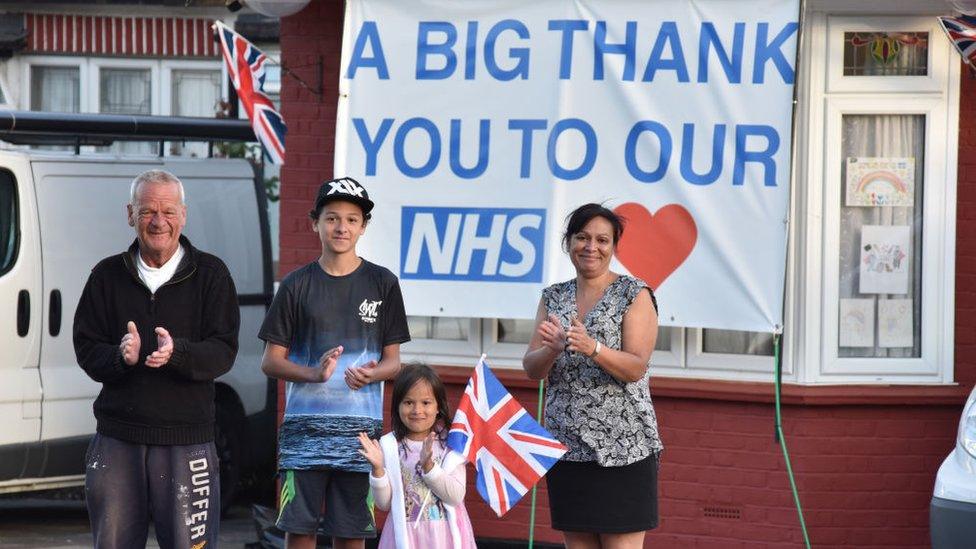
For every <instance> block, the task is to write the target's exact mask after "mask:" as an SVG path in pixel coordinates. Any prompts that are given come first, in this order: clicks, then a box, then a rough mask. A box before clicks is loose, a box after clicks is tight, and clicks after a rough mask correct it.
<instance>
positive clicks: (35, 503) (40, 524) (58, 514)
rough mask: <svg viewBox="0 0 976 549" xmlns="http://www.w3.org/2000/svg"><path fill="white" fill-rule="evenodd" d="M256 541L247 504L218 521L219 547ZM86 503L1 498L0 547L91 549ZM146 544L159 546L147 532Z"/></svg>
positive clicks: (241, 546)
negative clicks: (147, 540) (147, 541)
mask: <svg viewBox="0 0 976 549" xmlns="http://www.w3.org/2000/svg"><path fill="white" fill-rule="evenodd" d="M256 541H257V534H256V532H255V529H254V522H253V520H252V519H251V512H250V508H249V507H245V506H239V507H233V508H231V510H230V512H229V513H228V516H227V517H225V518H224V519H223V520H221V522H220V547H230V548H243V547H245V546H246V545H247V544H249V543H253V542H256ZM91 546H92V537H91V530H90V528H89V526H88V513H87V512H86V511H85V504H84V502H82V501H77V500H42V499H0V547H3V548H4V549H12V548H18V549H19V548H24V547H32V548H33V547H44V548H51V549H55V548H56V549H81V548H86V549H90V548H91ZM146 547H152V548H158V547H159V545H158V544H157V543H156V540H155V537H154V536H153V534H152V533H150V534H149V543H148V544H147V545H146Z"/></svg>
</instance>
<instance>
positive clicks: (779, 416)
mask: <svg viewBox="0 0 976 549" xmlns="http://www.w3.org/2000/svg"><path fill="white" fill-rule="evenodd" d="M779 339H780V335H779V334H778V333H775V334H773V355H774V357H775V358H774V360H775V362H776V383H775V384H774V386H775V388H776V433H775V439H776V441H777V442H779V445H780V448H782V450H783V460H784V461H785V462H786V474H787V476H789V479H790V489H791V490H792V491H793V503H794V505H796V514H797V515H798V516H799V517H800V529H801V530H802V531H803V542H804V543H806V546H807V549H810V536H809V535H808V534H807V523H806V521H804V520H803V507H801V506H800V494H799V492H797V490H796V479H794V478H793V466H792V465H790V453H789V452H788V451H787V450H786V437H785V436H783V413H782V411H781V410H780V393H781V392H782V385H783V363H782V357H781V356H780V352H779ZM533 495H535V494H533Z"/></svg>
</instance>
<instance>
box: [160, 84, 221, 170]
mask: <svg viewBox="0 0 976 549" xmlns="http://www.w3.org/2000/svg"><path fill="white" fill-rule="evenodd" d="M171 97H172V105H170V112H171V113H173V116H199V117H203V118H213V117H214V116H215V115H216V113H217V104H218V102H220V71H204V70H183V71H173V89H172V94H171ZM170 153H171V154H174V155H183V156H199V157H205V156H207V144H206V143H202V142H193V143H173V145H172V146H171V147H170Z"/></svg>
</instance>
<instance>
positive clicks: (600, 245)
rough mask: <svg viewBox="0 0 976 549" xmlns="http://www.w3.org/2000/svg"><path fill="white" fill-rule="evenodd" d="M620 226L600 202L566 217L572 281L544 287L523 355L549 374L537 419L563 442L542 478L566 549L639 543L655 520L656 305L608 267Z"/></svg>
mask: <svg viewBox="0 0 976 549" xmlns="http://www.w3.org/2000/svg"><path fill="white" fill-rule="evenodd" d="M623 231H624V227H623V220H622V219H621V218H620V217H619V216H618V215H617V214H615V213H614V212H613V211H611V210H609V209H607V208H605V207H603V206H601V205H599V204H585V205H583V206H580V207H579V208H577V209H576V210H575V211H574V212H573V213H571V214H570V216H569V221H568V222H567V226H566V232H565V234H564V235H563V247H564V248H565V250H566V252H567V253H568V254H569V258H570V260H571V261H572V263H573V266H574V267H575V268H576V278H575V279H573V280H569V281H566V282H561V283H558V284H553V285H552V286H549V287H548V288H546V289H545V290H543V292H542V300H541V301H540V302H539V310H538V313H537V314H536V329H535V332H534V333H533V335H532V339H531V341H530V342H529V348H528V350H527V351H526V353H525V356H524V357H523V359H522V367H523V368H525V371H526V373H527V374H528V376H529V377H530V378H532V379H542V378H547V379H548V385H549V390H548V392H547V394H546V414H545V422H546V424H545V425H546V428H547V429H548V430H549V431H551V432H552V433H553V435H555V436H556V438H558V439H559V440H560V441H561V442H562V443H563V444H565V445H566V446H567V447H568V448H569V451H568V452H567V453H566V454H565V455H564V456H563V458H562V459H561V460H560V461H559V462H558V463H557V464H556V465H555V466H554V467H553V468H552V469H551V470H550V471H549V474H548V475H547V476H546V479H547V480H546V481H547V484H548V489H549V506H550V513H551V517H552V527H553V528H555V529H556V530H561V531H562V532H563V535H564V537H565V540H566V547H569V548H570V549H575V548H584V547H585V548H590V547H606V548H609V547H613V548H624V547H642V546H643V543H644V533H645V531H646V530H650V529H652V528H655V527H656V526H657V523H658V514H657V469H658V456H659V454H660V453H661V450H662V449H663V446H662V445H661V439H660V437H659V436H658V432H657V420H656V418H655V415H654V408H653V406H652V405H651V395H650V391H649V386H648V381H649V379H650V370H649V365H650V358H651V351H653V349H654V342H655V340H656V339H657V303H656V301H655V299H654V294H653V292H652V290H651V288H649V287H648V286H647V284H646V283H645V282H644V281H643V280H640V279H638V278H634V277H632V276H628V275H620V274H617V273H614V272H612V271H610V260H611V259H612V258H613V254H614V252H615V251H616V248H617V243H618V242H619V241H620V237H621V235H623Z"/></svg>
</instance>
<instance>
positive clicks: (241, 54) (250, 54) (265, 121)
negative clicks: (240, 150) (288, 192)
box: [214, 21, 288, 164]
mask: <svg viewBox="0 0 976 549" xmlns="http://www.w3.org/2000/svg"><path fill="white" fill-rule="evenodd" d="M214 32H216V33H217V36H218V37H219V38H220V50H221V51H222V52H223V53H224V62H225V63H227V74H228V76H230V80H231V82H232V83H233V84H234V89H235V90H237V97H238V98H239V99H240V100H241V105H243V106H244V111H245V112H247V118H248V120H250V121H251V127H252V128H254V135H255V136H257V138H258V141H260V142H261V146H263V147H264V152H265V153H266V154H267V155H268V157H269V158H270V159H271V161H272V162H274V163H275V164H283V163H284V162H285V134H286V133H287V132H288V128H286V127H285V121H284V119H283V118H282V117H281V114H279V113H278V111H276V110H275V107H274V103H272V102H271V99H268V96H267V95H265V94H264V65H265V63H266V62H267V60H268V56H266V55H265V54H264V52H262V51H261V50H259V49H257V48H255V47H254V45H253V44H251V43H250V42H248V41H247V40H246V39H244V37H243V36H241V35H239V34H237V33H236V32H234V31H232V30H231V29H230V28H228V27H227V25H224V24H223V23H221V22H220V21H216V22H215V24H214Z"/></svg>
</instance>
